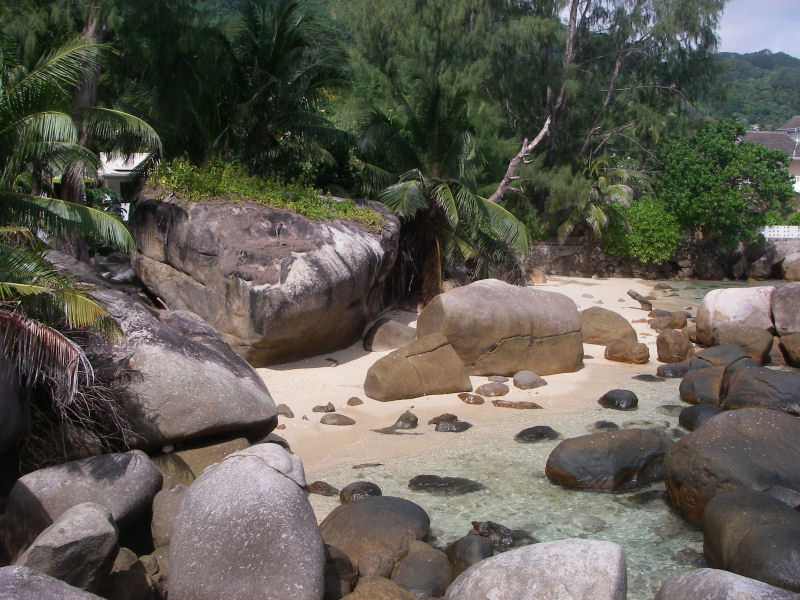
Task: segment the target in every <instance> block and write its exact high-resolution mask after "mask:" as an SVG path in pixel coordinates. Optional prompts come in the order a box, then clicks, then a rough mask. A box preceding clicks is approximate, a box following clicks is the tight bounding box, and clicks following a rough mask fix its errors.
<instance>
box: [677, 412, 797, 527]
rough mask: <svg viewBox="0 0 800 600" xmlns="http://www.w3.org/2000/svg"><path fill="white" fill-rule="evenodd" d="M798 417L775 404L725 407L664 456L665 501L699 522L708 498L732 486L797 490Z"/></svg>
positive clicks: (769, 490)
mask: <svg viewBox="0 0 800 600" xmlns="http://www.w3.org/2000/svg"><path fill="white" fill-rule="evenodd" d="M799 439H800V419H798V418H796V417H793V416H791V415H788V414H786V413H783V412H779V411H776V410H767V409H761V408H742V409H739V410H728V411H725V412H723V413H721V414H719V415H717V416H715V417H713V418H711V419H709V420H708V421H706V423H705V424H704V425H703V426H702V427H699V428H698V429H696V430H695V431H693V432H692V433H690V434H689V435H687V436H685V437H683V438H681V439H680V440H678V441H677V442H675V444H674V445H673V446H672V447H671V448H670V449H669V451H668V452H667V455H666V456H665V457H664V479H665V484H666V487H667V492H668V493H669V498H670V502H671V503H672V505H673V506H675V507H676V508H677V509H678V510H680V512H681V513H683V514H684V515H685V516H686V517H687V518H688V519H689V520H691V521H694V522H695V523H699V522H700V519H701V517H702V515H703V510H704V509H705V507H706V504H707V503H708V501H709V500H711V498H713V497H714V496H716V495H717V494H719V493H721V492H723V491H726V490H729V489H732V488H738V487H741V488H749V489H752V490H755V491H763V492H767V493H770V494H772V495H773V496H776V497H780V495H781V494H784V493H786V492H787V491H788V492H791V493H793V494H795V495H797V494H800V470H799V469H798V468H797V465H798V464H800V444H798V443H797V440H799Z"/></svg>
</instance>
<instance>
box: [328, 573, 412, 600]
mask: <svg viewBox="0 0 800 600" xmlns="http://www.w3.org/2000/svg"><path fill="white" fill-rule="evenodd" d="M343 600H416V599H415V596H414V595H413V594H412V593H411V592H408V591H406V590H405V589H403V588H402V587H400V586H399V585H397V584H396V583H395V582H394V581H391V580H389V579H386V578H384V577H374V578H372V579H364V578H362V579H359V581H358V585H357V586H356V589H355V591H353V592H352V593H350V594H347V596H345V597H344V598H343Z"/></svg>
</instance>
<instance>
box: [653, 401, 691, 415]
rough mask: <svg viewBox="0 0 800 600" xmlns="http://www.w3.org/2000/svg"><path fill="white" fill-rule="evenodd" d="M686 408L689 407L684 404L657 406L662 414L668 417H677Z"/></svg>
mask: <svg viewBox="0 0 800 600" xmlns="http://www.w3.org/2000/svg"><path fill="white" fill-rule="evenodd" d="M686 408H687V407H686V406H684V405H682V404H662V405H661V406H657V407H656V410H657V411H658V412H660V413H661V414H662V415H667V416H668V417H677V416H678V415H680V414H681V412H682V411H683V410H685V409H686Z"/></svg>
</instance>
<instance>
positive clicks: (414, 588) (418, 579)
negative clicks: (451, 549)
mask: <svg viewBox="0 0 800 600" xmlns="http://www.w3.org/2000/svg"><path fill="white" fill-rule="evenodd" d="M452 579H453V569H452V567H451V566H450V561H449V560H448V559H447V555H446V554H445V553H444V552H442V551H441V550H437V549H436V548H433V547H431V546H429V545H428V544H426V543H425V542H420V541H417V540H412V541H411V542H409V544H408V554H406V555H405V556H404V557H403V558H402V559H400V561H399V562H398V563H397V565H395V567H394V571H393V572H392V581H394V582H395V583H396V584H397V585H399V586H400V587H402V588H405V589H406V590H408V591H409V592H411V593H412V594H413V595H414V597H415V598H426V597H430V598H440V597H441V596H443V595H444V593H445V591H446V590H447V586H448V585H449V584H450V582H451V581H452Z"/></svg>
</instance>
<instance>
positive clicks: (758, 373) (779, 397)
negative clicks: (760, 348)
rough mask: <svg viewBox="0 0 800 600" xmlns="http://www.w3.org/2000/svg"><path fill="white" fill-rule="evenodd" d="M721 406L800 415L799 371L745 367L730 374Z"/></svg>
mask: <svg viewBox="0 0 800 600" xmlns="http://www.w3.org/2000/svg"><path fill="white" fill-rule="evenodd" d="M722 406H724V407H725V408H728V409H733V408H747V407H751V408H770V409H773V410H781V411H783V412H786V413H789V414H790V415H794V416H796V417H797V416H800V373H795V372H792V371H775V370H773V369H766V368H764V367H746V368H744V369H739V370H738V371H736V372H734V373H731V374H730V376H729V378H728V388H727V393H726V395H725V400H724V402H723V403H722Z"/></svg>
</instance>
